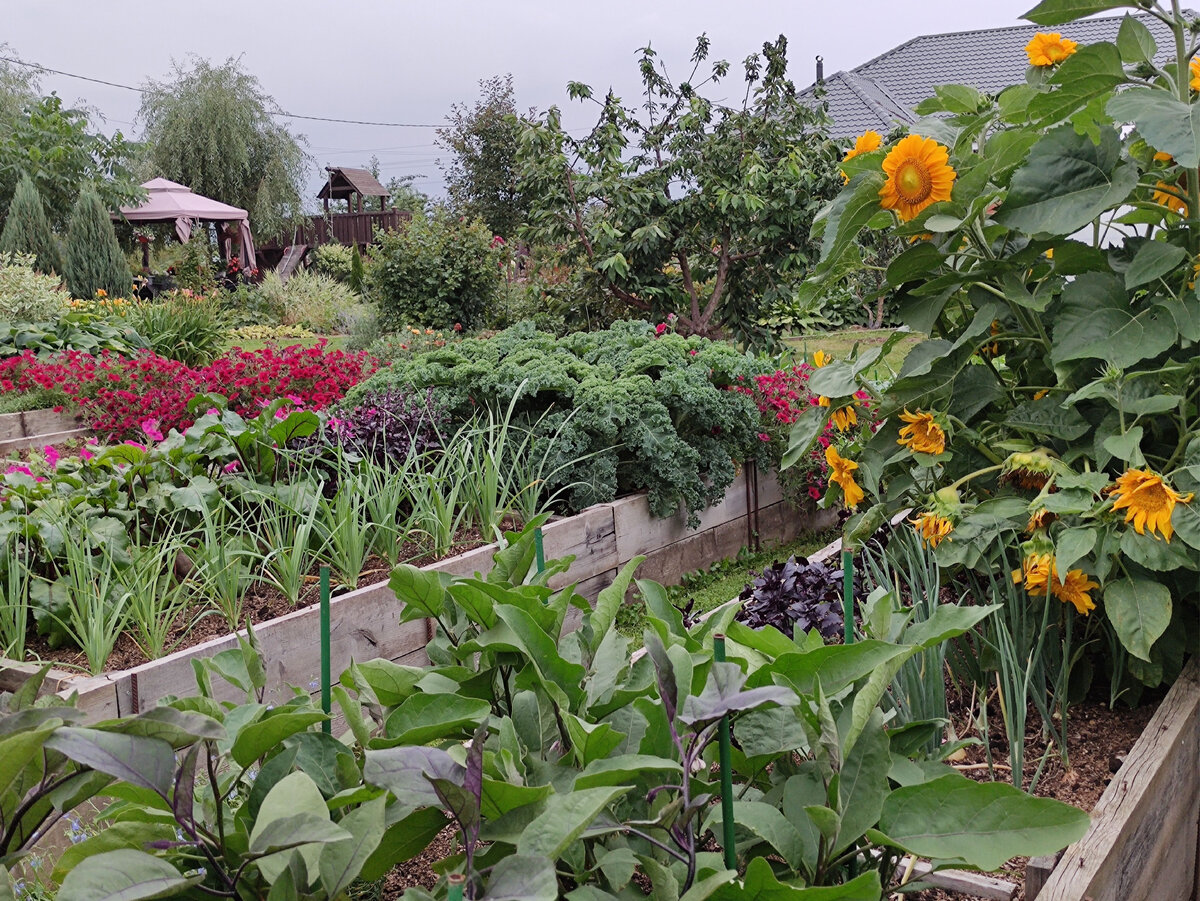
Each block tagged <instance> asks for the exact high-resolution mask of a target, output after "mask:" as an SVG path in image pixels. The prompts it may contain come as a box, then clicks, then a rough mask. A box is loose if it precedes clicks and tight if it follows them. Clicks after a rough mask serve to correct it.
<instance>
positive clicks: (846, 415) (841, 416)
mask: <svg viewBox="0 0 1200 901" xmlns="http://www.w3.org/2000/svg"><path fill="white" fill-rule="evenodd" d="M817 406H820V407H828V406H829V398H828V397H826V396H825V395H823V394H822V395H821V396H820V397H818V398H817ZM831 418H832V419H833V424H834V425H835V426H837V430H838V431H839V432H844V431H846V429H848V428H850V426H852V425H858V414H857V413H855V412H854V404H848V405H847V406H845V407H840V408H839V409H837V410H834V411H833V416H832V417H831Z"/></svg>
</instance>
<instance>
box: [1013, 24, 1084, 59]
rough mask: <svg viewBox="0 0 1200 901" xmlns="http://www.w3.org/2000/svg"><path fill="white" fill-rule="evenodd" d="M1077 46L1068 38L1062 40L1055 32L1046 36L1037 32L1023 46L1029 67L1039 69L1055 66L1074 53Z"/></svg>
mask: <svg viewBox="0 0 1200 901" xmlns="http://www.w3.org/2000/svg"><path fill="white" fill-rule="evenodd" d="M1077 46H1079V45H1078V44H1077V43H1076V42H1075V41H1072V40H1071V39H1070V38H1064V37H1063V36H1062V35H1061V34H1059V33H1058V32H1057V31H1055V32H1051V33H1049V34H1047V33H1046V32H1042V31H1039V32H1038V33H1037V34H1035V35H1034V36H1033V40H1031V41H1030V42H1029V43H1028V44H1026V45H1025V53H1026V54H1027V55H1028V56H1029V65H1031V66H1037V67H1039V68H1042V67H1045V66H1056V65H1058V64H1059V63H1061V62H1062V61H1063V60H1064V59H1066V58H1067V57H1068V56H1070V55H1071V54H1072V53H1074V52H1075V48H1076V47H1077Z"/></svg>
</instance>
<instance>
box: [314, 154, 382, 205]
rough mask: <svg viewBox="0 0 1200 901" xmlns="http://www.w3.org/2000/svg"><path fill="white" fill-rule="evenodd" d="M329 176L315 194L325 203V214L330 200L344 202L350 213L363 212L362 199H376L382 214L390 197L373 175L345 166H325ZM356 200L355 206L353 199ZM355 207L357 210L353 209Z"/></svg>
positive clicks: (363, 170) (364, 170)
mask: <svg viewBox="0 0 1200 901" xmlns="http://www.w3.org/2000/svg"><path fill="white" fill-rule="evenodd" d="M325 171H326V172H328V173H329V176H328V177H327V178H326V179H325V184H323V185H322V186H321V190H320V191H319V192H318V193H317V198H318V199H319V200H323V201H325V213H326V215H328V213H329V201H330V200H344V201H346V209H347V210H348V211H349V212H351V213H355V212H358V213H361V212H363V211H364V210H363V198H364V197H378V198H379V209H380V211H381V212H382V211H383V209H384V207H385V206H386V204H387V198H388V197H390V196H391V195H390V194H389V193H388V189H387V188H385V187H384V186H383V185H381V184H380V183H379V179H377V178H376V177H375V176H374V175H372V174H371V173H370V172H368V171H367V170H366V169H351V168H349V167H347V166H326V167H325ZM356 198H357V201H358V202H357V204H356V203H355V199H356ZM356 206H357V209H355V207H356Z"/></svg>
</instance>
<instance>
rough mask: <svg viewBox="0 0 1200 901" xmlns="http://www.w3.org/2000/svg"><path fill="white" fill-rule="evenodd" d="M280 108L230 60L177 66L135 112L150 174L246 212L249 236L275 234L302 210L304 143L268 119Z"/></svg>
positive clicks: (152, 86) (150, 87) (305, 165)
mask: <svg viewBox="0 0 1200 901" xmlns="http://www.w3.org/2000/svg"><path fill="white" fill-rule="evenodd" d="M281 112H282V110H281V109H280V108H279V106H278V105H277V104H276V103H275V101H274V100H273V99H272V98H271V97H270V96H268V95H267V94H266V93H264V92H263V89H262V86H261V85H260V84H259V81H258V79H257V78H255V77H254V76H253V75H250V74H249V73H247V72H245V71H243V70H242V67H241V63H240V62H239V61H238V60H236V59H229V60H227V61H226V62H225V63H224V64H223V65H219V66H218V65H213V64H212V63H210V62H208V61H207V60H197V61H196V62H195V63H194V65H193V66H192V67H191V68H190V69H186V68H183V67H181V66H180V65H179V64H176V67H175V72H174V77H173V78H172V79H171V80H170V81H167V82H162V83H159V82H151V83H150V84H149V85H148V87H147V93H146V95H145V99H144V100H143V101H142V106H141V109H140V110H139V111H138V119H139V121H141V122H142V123H143V124H144V128H145V133H144V138H145V141H146V143H147V145H148V147H147V155H146V159H147V163H148V165H149V166H150V167H151V168H152V169H153V170H154V173H155V174H157V175H161V176H163V177H165V178H169V179H171V180H172V181H177V182H180V183H181V184H185V185H187V186H188V187H189V188H191V189H192V190H193V191H195V192H196V193H198V194H204V195H205V196H207V197H212V198H214V199H215V200H219V201H221V202H223V203H228V204H231V205H233V206H236V207H241V208H242V209H244V210H247V211H248V212H249V213H250V221H251V223H252V224H253V226H254V230H255V232H256V233H258V234H260V235H264V236H272V235H277V234H279V233H281V232H282V231H283V230H284V228H285V227H286V226H287V224H288V223H289V222H290V221H291V220H292V219H293V218H294V217H295V216H297V215H299V214H300V211H301V208H302V201H301V195H302V192H303V188H304V183H305V178H306V176H307V173H308V166H309V158H308V155H307V154H306V153H305V151H304V145H305V142H304V139H303V138H302V137H298V136H296V135H293V134H292V133H291V132H290V131H288V129H287V128H286V127H285V126H283V125H280V124H279V123H278V122H276V121H275V119H274V118H273V117H275V116H278V115H279V114H280V113H281Z"/></svg>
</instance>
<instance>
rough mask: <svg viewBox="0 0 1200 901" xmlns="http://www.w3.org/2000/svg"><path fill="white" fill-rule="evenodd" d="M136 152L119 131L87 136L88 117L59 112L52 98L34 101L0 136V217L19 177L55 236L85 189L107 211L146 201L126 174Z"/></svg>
mask: <svg viewBox="0 0 1200 901" xmlns="http://www.w3.org/2000/svg"><path fill="white" fill-rule="evenodd" d="M136 149H137V148H136V146H135V145H133V144H131V143H130V142H128V141H126V140H125V137H124V135H122V134H121V132H120V131H118V132H116V133H114V134H113V136H112V137H111V138H110V137H106V136H105V135H103V134H98V133H94V132H92V131H91V130H90V127H89V122H88V117H87V114H86V113H84V112H83V111H82V110H76V109H64V108H63V104H62V100H61V99H60V98H59V97H58V96H57V95H55V94H51V95H50V96H48V97H42V98H41V99H38V100H35V101H34V102H32V103H30V104H29V105H27V106H26V107H25V108H24V110H23V111H22V112H21V114H20V115H18V116H17V117H16V118H15V119H13V120H11V121H10V122H9V124H8V127H7V128H5V129H4V130H3V131H2V132H0V212H2V213H3V214H4V215H5V216H7V211H8V206H9V204H10V203H11V202H12V198H13V194H14V192H15V191H16V188H17V183H18V182H19V181H20V180H21V177H22V176H28V177H29V178H30V179H32V180H33V184H34V186H35V187H36V188H37V190H38V194H40V195H41V198H42V205H43V207H44V209H45V211H46V216H47V218H48V219H49V220H50V224H51V226H52V227H53V228H55V229H56V230H62V229H63V228H65V227H66V225H67V220H68V219H69V218H70V215H71V209H72V207H73V205H74V203H75V200H76V198H78V197H79V192H80V191H81V190H82V189H83V188H84V186H85V185H91V186H92V187H93V188H94V189H95V190H96V191H97V192H98V193H99V194H100V198H101V200H102V201H103V204H104V206H106V207H108V208H110V209H116V208H117V207H119V206H122V205H124V204H129V203H136V202H137V201H138V200H140V199H141V198H143V197H145V192H143V191H142V190H141V188H140V187H138V184H137V181H136V180H135V178H134V175H133V171H132V168H131V165H132V160H133V156H134V153H135V151H136Z"/></svg>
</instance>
